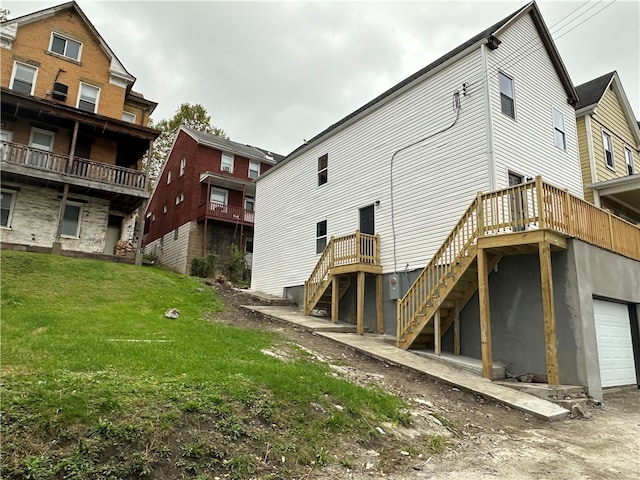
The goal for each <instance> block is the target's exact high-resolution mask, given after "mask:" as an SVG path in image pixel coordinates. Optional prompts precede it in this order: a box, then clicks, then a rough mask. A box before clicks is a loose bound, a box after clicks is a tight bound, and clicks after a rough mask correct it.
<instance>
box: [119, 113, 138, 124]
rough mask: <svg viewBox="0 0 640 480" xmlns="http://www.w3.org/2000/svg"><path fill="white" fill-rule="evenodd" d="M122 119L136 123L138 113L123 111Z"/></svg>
mask: <svg viewBox="0 0 640 480" xmlns="http://www.w3.org/2000/svg"><path fill="white" fill-rule="evenodd" d="M122 120H124V121H125V122H129V123H136V114H135V113H131V112H122Z"/></svg>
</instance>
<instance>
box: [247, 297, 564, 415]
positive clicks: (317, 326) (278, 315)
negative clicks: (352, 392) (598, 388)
mask: <svg viewBox="0 0 640 480" xmlns="http://www.w3.org/2000/svg"><path fill="white" fill-rule="evenodd" d="M243 308H245V309H248V310H251V311H254V312H258V313H261V314H263V315H266V316H268V317H271V318H273V319H276V320H282V321H286V322H290V323H293V324H295V325H297V326H299V327H303V328H306V329H309V330H311V331H313V332H315V333H316V334H317V335H319V336H323V337H325V338H328V339H331V340H333V341H335V342H339V343H341V344H343V345H345V346H348V347H351V348H353V349H354V350H356V351H358V352H360V353H363V354H365V355H368V356H370V357H372V358H376V359H378V360H380V361H383V362H387V363H390V364H394V365H398V366H402V367H405V368H408V369H411V370H413V371H415V372H418V373H422V374H424V375H427V376H429V377H432V378H435V379H438V380H440V381H442V382H445V383H447V384H450V385H453V386H456V387H458V388H461V389H464V390H467V391H469V392H472V393H474V394H477V395H482V396H483V397H485V398H490V399H492V400H494V401H496V402H499V403H501V404H503V405H508V406H509V407H512V408H515V409H517V410H520V411H523V412H526V413H529V414H531V415H534V416H536V417H538V418H542V419H545V420H561V419H563V418H566V417H567V416H568V415H569V411H568V410H567V409H565V408H562V407H560V406H559V405H556V404H555V403H552V402H550V401H548V400H544V399H541V398H538V397H536V396H534V395H530V394H528V393H525V392H521V391H518V390H514V389H513V388H509V387H506V386H503V385H499V384H497V383H494V382H492V381H491V380H489V379H486V378H483V377H481V376H478V375H475V374H473V373H470V372H467V371H464V370H462V369H459V368H455V367H452V366H450V365H446V364H443V363H441V362H438V361H435V360H432V359H430V358H428V357H425V356H421V355H416V354H415V353H412V352H407V351H405V350H402V349H400V348H398V347H396V346H395V344H393V343H390V342H388V341H386V340H384V339H383V338H382V337H381V336H380V335H374V334H366V335H357V334H355V326H354V325H351V324H345V323H337V324H334V323H332V322H331V321H330V320H328V319H321V318H316V317H310V316H307V315H304V314H303V313H302V312H301V311H300V310H298V309H297V308H295V307H284V306H255V305H245V306H243Z"/></svg>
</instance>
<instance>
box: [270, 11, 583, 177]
mask: <svg viewBox="0 0 640 480" xmlns="http://www.w3.org/2000/svg"><path fill="white" fill-rule="evenodd" d="M526 14H529V15H530V16H531V19H532V21H533V23H534V25H535V27H536V30H537V31H538V34H539V35H540V37H541V39H542V44H543V45H544V47H545V50H546V51H547V54H548V55H549V57H550V59H551V62H552V63H553V65H554V67H555V69H556V72H557V73H558V76H559V77H560V81H561V83H562V85H563V87H564V89H565V92H566V93H567V100H568V102H569V103H571V104H572V105H575V103H576V102H577V101H578V95H577V93H576V90H575V88H574V87H573V82H572V81H571V78H570V77H569V72H568V71H567V68H566V67H565V66H564V63H563V62H562V59H561V58H560V54H559V52H558V50H557V48H556V46H555V44H554V43H553V39H552V38H551V34H550V33H549V30H548V29H547V26H546V24H545V23H544V20H543V19H542V14H541V13H540V10H539V9H538V6H537V5H536V2H535V1H532V2H530V3H528V4H527V5H525V6H524V7H522V8H520V9H518V10H516V11H515V12H513V13H512V14H510V15H508V16H507V17H505V18H503V19H502V20H500V21H499V22H497V23H496V24H494V25H492V26H490V27H489V28H487V29H486V30H483V31H482V32H480V33H478V34H477V35H475V36H473V37H471V38H470V39H469V40H467V41H466V42H464V43H462V44H461V45H459V46H458V47H456V48H454V49H453V50H451V51H450V52H448V53H446V54H444V55H443V56H442V57H440V58H438V59H437V60H436V61H434V62H432V63H430V64H429V65H427V66H426V67H424V68H422V69H420V70H418V71H417V72H416V73H414V74H413V75H411V76H409V77H407V78H405V79H404V80H402V81H401V82H400V83H398V84H396V85H394V86H393V87H391V88H390V89H388V90H387V91H385V92H383V93H381V94H380V95H378V96H377V97H376V98H374V99H373V100H371V101H370V102H368V103H366V104H365V105H363V106H362V107H360V108H359V109H357V110H356V111H354V112H352V113H350V114H349V115H347V116H346V117H344V118H342V119H341V120H339V121H338V122H336V123H334V124H333V125H331V126H329V127H328V128H326V129H325V130H323V131H322V132H320V133H319V134H318V135H316V136H315V137H313V138H312V139H311V140H309V141H307V142H305V143H304V144H302V145H300V146H299V147H298V148H296V149H295V150H293V151H292V152H291V153H289V154H288V155H287V156H286V157H284V159H283V160H282V161H281V162H279V163H278V165H276V166H275V167H274V168H272V169H270V170H268V171H267V172H265V173H264V174H262V175H261V176H260V177H259V179H260V178H264V177H265V176H266V175H269V174H271V173H273V171H274V170H277V169H278V168H279V167H280V166H282V165H284V164H286V163H288V162H289V161H290V160H292V159H293V158H295V157H296V156H297V155H298V154H299V153H302V152H303V151H305V150H307V149H308V148H310V147H311V146H312V145H314V144H316V143H317V142H319V141H320V140H321V139H322V138H324V137H325V136H327V135H328V134H330V133H331V132H333V131H336V130H338V129H340V128H341V127H346V126H347V125H348V124H350V123H351V122H352V121H355V120H356V118H357V117H359V116H361V115H363V114H365V112H367V111H369V110H371V109H373V108H374V107H376V106H377V105H379V104H382V102H384V101H385V100H390V99H392V98H394V96H396V95H397V94H400V93H401V92H402V91H403V90H404V89H405V87H406V88H408V87H409V86H410V85H411V84H412V83H414V82H416V81H418V80H422V79H424V78H426V76H427V75H429V74H432V73H435V72H434V71H435V70H436V69H437V67H439V66H441V65H443V64H445V63H446V62H448V61H450V60H453V59H455V58H456V57H457V56H459V55H462V54H464V53H465V52H466V51H467V50H468V49H469V48H472V47H474V46H479V45H481V44H484V43H494V44H495V45H499V43H500V40H498V39H497V37H496V35H500V34H501V33H503V32H504V31H505V30H506V29H508V28H509V26H510V25H511V24H512V23H513V22H515V21H517V20H518V19H519V18H521V17H522V16H523V15H526ZM259 179H258V180H259Z"/></svg>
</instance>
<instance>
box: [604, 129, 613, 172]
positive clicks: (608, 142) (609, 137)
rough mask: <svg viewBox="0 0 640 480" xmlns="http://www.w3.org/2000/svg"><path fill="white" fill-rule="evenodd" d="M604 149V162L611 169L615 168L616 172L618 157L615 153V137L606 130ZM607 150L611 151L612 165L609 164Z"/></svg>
mask: <svg viewBox="0 0 640 480" xmlns="http://www.w3.org/2000/svg"><path fill="white" fill-rule="evenodd" d="M607 140H608V141H607ZM607 147H609V148H607ZM602 149H603V153H604V164H605V165H606V167H607V168H608V169H609V170H613V171H614V172H615V170H616V159H615V157H614V155H613V138H612V137H611V134H610V133H609V132H607V131H606V130H602ZM607 151H609V152H611V165H609V162H608V161H607Z"/></svg>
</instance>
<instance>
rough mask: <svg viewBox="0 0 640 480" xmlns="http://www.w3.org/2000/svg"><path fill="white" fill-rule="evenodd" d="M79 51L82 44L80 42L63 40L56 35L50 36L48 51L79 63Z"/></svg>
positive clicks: (63, 38) (60, 36) (68, 39)
mask: <svg viewBox="0 0 640 480" xmlns="http://www.w3.org/2000/svg"><path fill="white" fill-rule="evenodd" d="M81 50H82V44H81V43H80V42H76V41H75V40H71V39H70V38H65V37H63V36H62V35H58V34H57V33H52V34H51V47H50V48H49V51H51V52H53V53H57V54H58V55H62V56H63V57H67V58H70V59H71V60H76V61H78V62H79V61H80V52H81Z"/></svg>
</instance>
